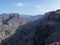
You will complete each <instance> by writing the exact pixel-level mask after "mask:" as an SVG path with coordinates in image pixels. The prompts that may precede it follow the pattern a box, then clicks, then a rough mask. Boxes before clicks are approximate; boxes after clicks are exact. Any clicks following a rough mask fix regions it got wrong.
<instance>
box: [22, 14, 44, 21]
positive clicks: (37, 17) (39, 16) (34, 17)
mask: <svg viewBox="0 0 60 45" xmlns="http://www.w3.org/2000/svg"><path fill="white" fill-rule="evenodd" d="M21 16H23V17H24V18H27V19H29V20H32V21H35V20H38V19H39V18H42V17H43V15H37V16H31V15H21Z"/></svg>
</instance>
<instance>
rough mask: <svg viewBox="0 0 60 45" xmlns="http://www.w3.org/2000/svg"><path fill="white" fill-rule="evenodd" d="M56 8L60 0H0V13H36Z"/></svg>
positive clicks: (59, 5)
mask: <svg viewBox="0 0 60 45" xmlns="http://www.w3.org/2000/svg"><path fill="white" fill-rule="evenodd" d="M57 9H60V0H0V14H1V13H19V14H26V15H38V14H44V13H46V12H49V11H53V10H57Z"/></svg>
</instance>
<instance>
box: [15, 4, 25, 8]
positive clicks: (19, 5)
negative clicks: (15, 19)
mask: <svg viewBox="0 0 60 45" xmlns="http://www.w3.org/2000/svg"><path fill="white" fill-rule="evenodd" d="M16 6H18V7H23V6H25V4H24V3H16Z"/></svg>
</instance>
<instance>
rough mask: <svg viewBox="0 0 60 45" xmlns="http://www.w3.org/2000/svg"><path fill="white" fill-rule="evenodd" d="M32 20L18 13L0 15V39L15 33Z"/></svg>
mask: <svg viewBox="0 0 60 45" xmlns="http://www.w3.org/2000/svg"><path fill="white" fill-rule="evenodd" d="M30 21H31V20H28V19H26V18H24V17H22V16H20V15H19V14H18V13H11V14H1V15H0V41H1V40H2V39H5V38H8V37H10V36H11V35H13V34H14V33H15V31H16V29H17V28H18V27H19V26H21V25H24V24H26V23H28V22H30Z"/></svg>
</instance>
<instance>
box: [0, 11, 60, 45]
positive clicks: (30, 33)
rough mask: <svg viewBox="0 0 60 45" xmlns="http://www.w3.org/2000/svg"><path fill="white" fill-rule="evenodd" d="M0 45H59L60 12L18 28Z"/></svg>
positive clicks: (49, 14)
mask: <svg viewBox="0 0 60 45" xmlns="http://www.w3.org/2000/svg"><path fill="white" fill-rule="evenodd" d="M0 45H60V10H56V11H51V12H48V13H45V15H44V16H43V17H42V18H39V19H38V20H35V21H31V22H29V23H26V24H25V25H22V26H20V27H19V28H17V29H16V31H15V33H14V34H13V35H12V36H10V37H9V38H7V39H4V40H2V43H1V44H0Z"/></svg>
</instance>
